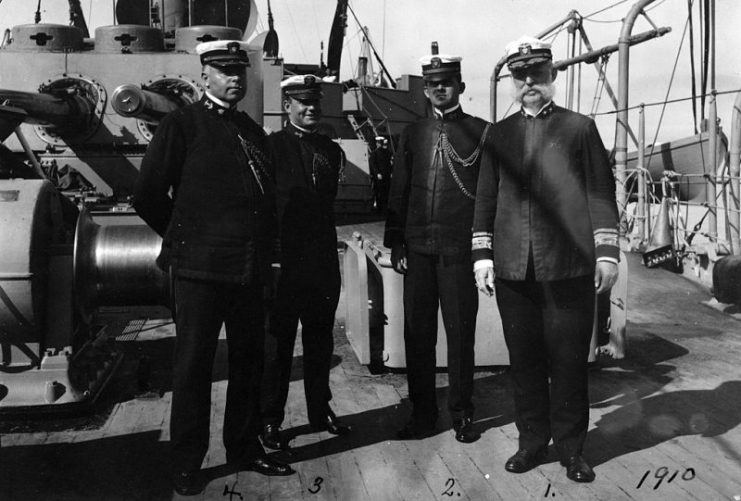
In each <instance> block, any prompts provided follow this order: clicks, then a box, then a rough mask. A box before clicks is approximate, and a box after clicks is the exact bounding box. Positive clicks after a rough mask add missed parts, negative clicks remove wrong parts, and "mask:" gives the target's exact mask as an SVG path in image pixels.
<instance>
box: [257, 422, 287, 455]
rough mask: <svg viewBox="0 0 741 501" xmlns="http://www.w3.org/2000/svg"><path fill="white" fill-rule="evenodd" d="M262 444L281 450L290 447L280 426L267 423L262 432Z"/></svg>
mask: <svg viewBox="0 0 741 501" xmlns="http://www.w3.org/2000/svg"><path fill="white" fill-rule="evenodd" d="M260 439H261V440H262V445H264V446H265V447H268V448H269V449H274V450H276V451H277V450H281V449H288V442H286V441H284V440H283V437H282V436H281V434H280V426H278V425H275V424H266V425H265V427H264V428H263V430H262V433H261V434H260Z"/></svg>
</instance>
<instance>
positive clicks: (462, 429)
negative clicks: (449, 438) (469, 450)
mask: <svg viewBox="0 0 741 501" xmlns="http://www.w3.org/2000/svg"><path fill="white" fill-rule="evenodd" d="M453 429H454V430H455V439H456V440H457V441H459V442H462V443H464V444H470V443H472V442H475V441H476V440H478V439H479V438H481V434H480V433H479V432H477V431H476V429H475V428H474V426H473V419H472V418H470V417H464V418H457V419H454V420H453Z"/></svg>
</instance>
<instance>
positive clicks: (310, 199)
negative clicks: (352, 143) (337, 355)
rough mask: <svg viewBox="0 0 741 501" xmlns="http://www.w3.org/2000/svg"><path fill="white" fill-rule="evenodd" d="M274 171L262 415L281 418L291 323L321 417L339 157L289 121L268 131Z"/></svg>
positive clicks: (335, 292) (332, 298)
mask: <svg viewBox="0 0 741 501" xmlns="http://www.w3.org/2000/svg"><path fill="white" fill-rule="evenodd" d="M268 151H269V155H270V158H271V160H272V162H271V165H272V166H273V168H274V171H273V177H274V179H275V189H276V205H277V213H278V222H279V232H280V250H279V252H278V257H279V261H280V266H281V272H280V279H279V281H278V287H277V293H276V298H275V304H274V305H273V307H272V311H271V315H270V329H269V330H268V334H267V337H266V340H265V372H264V375H263V386H262V389H263V392H262V393H263V394H262V418H263V422H264V424H266V425H280V424H281V422H282V421H283V418H284V416H285V405H286V401H287V398H288V387H289V383H290V380H291V363H292V361H293V347H294V344H295V341H296V330H297V327H298V322H299V321H300V322H301V326H302V330H301V340H302V343H303V348H304V350H303V353H304V375H303V379H304V392H305V395H306V404H307V415H308V418H309V423H310V424H313V425H317V426H319V425H321V424H322V423H323V422H324V421H325V420H326V418H327V416H328V415H329V412H330V410H329V401H330V400H331V398H332V394H331V391H330V388H329V371H330V366H331V359H332V351H333V348H334V340H333V336H332V330H333V328H334V317H335V311H336V309H337V303H338V300H339V296H340V271H339V262H338V259H337V231H336V229H335V217H334V201H335V197H336V196H337V188H338V182H339V176H340V172H341V169H342V165H343V161H344V153H343V152H342V149H341V148H340V147H339V145H337V143H335V142H334V141H332V140H331V139H330V138H329V137H327V136H325V135H323V134H317V133H315V132H309V131H305V130H301V129H299V128H297V127H295V126H294V125H293V124H291V123H290V122H289V123H288V124H287V125H286V127H285V128H284V129H283V130H281V131H279V132H276V133H274V134H271V135H270V136H268Z"/></svg>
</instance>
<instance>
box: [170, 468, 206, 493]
mask: <svg viewBox="0 0 741 501" xmlns="http://www.w3.org/2000/svg"><path fill="white" fill-rule="evenodd" d="M172 488H173V489H174V490H175V492H177V493H178V494H180V495H181V496H195V495H196V494H200V493H201V492H203V488H204V485H203V482H201V479H200V478H199V477H198V472H197V471H183V472H179V473H174V474H173V475H172Z"/></svg>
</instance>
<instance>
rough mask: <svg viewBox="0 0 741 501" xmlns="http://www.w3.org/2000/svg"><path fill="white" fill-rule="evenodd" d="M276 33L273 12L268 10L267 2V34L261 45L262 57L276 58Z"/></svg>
mask: <svg viewBox="0 0 741 501" xmlns="http://www.w3.org/2000/svg"><path fill="white" fill-rule="evenodd" d="M279 45H280V44H279V43H278V33H277V32H276V31H275V29H274V28H273V11H272V10H271V9H270V0H268V34H267V35H266V36H265V43H263V44H262V56H263V57H273V58H275V57H278V52H279V51H278V48H279Z"/></svg>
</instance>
